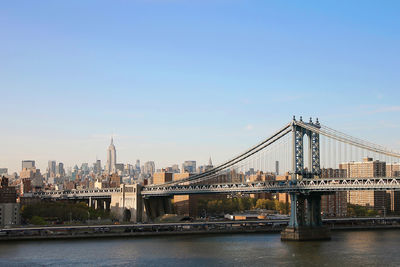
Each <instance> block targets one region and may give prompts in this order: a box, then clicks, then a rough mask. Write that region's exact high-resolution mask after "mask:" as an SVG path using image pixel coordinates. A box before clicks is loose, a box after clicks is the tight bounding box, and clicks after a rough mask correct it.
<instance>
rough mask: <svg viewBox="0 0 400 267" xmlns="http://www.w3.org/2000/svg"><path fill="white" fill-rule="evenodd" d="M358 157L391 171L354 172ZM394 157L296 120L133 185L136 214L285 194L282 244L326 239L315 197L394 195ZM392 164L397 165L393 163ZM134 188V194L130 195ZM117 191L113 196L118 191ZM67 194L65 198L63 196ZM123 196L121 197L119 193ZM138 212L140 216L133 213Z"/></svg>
mask: <svg viewBox="0 0 400 267" xmlns="http://www.w3.org/2000/svg"><path fill="white" fill-rule="evenodd" d="M363 158H371V159H374V160H375V161H374V162H385V164H386V165H389V164H391V166H397V167H398V170H397V171H391V172H390V173H386V170H384V169H379V168H377V171H372V172H370V171H365V170H363V169H359V170H357V172H355V171H354V170H353V169H351V168H349V164H351V163H354V162H359V161H360V160H361V159H363ZM399 158H400V153H398V152H396V151H393V150H390V149H388V148H385V147H383V146H380V145H377V144H373V143H371V142H368V141H364V140H362V139H359V138H355V137H352V136H350V135H347V134H344V133H342V132H339V131H337V130H334V129H332V128H329V127H327V126H324V125H322V124H320V122H319V121H318V119H316V121H315V122H313V121H312V119H311V118H310V120H309V121H308V122H305V121H303V120H302V118H301V117H300V119H299V120H296V118H295V117H293V119H292V121H290V122H289V123H288V124H286V125H285V126H284V127H282V128H281V129H279V130H278V131H276V132H275V133H274V134H272V135H271V136H270V137H268V138H266V139H265V140H263V141H262V142H260V143H258V144H257V145H255V146H253V147H251V148H249V149H248V150H246V151H245V152H243V153H241V154H239V155H237V156H235V157H233V158H231V159H229V160H227V161H226V162H224V163H222V164H220V165H218V166H216V167H213V168H212V169H209V170H207V171H205V172H203V173H199V174H195V175H191V176H189V177H187V178H184V179H180V180H173V181H170V182H166V183H163V184H157V185H148V186H144V187H139V186H137V187H135V189H132V192H134V193H135V194H137V196H138V199H137V201H136V202H135V204H136V208H137V210H140V209H143V208H144V209H145V211H146V213H147V215H148V217H149V218H154V217H156V216H158V215H160V214H165V213H168V212H169V211H170V210H171V208H170V205H171V201H170V200H171V197H173V196H174V195H192V194H256V193H288V194H289V195H290V202H291V209H290V211H291V212H290V221H289V226H288V227H287V228H286V230H285V231H283V232H282V239H283V240H312V239H329V238H330V233H329V229H327V228H325V227H324V226H323V225H322V219H321V196H322V195H326V194H332V193H334V192H338V191H356V190H373V191H386V190H392V191H400V164H398V163H397V162H399ZM396 164H397V165H396ZM329 169H341V170H342V171H341V175H340V177H329V175H326V174H325V175H323V171H324V170H329ZM255 173H264V174H274V175H278V174H279V173H286V174H287V175H288V177H290V178H289V179H288V180H285V181H276V180H274V179H269V180H266V181H250V180H249V179H248V177H249V176H250V175H252V174H255ZM136 190H137V191H136ZM120 191H124V190H119V191H118V192H114V193H121V192H120ZM37 194H38V195H39V196H41V197H52V198H58V197H61V198H62V197H64V198H65V197H69V198H71V197H72V198H73V197H79V196H80V195H81V196H83V195H84V196H85V197H90V196H91V194H93V196H94V195H95V194H100V195H101V196H104V195H107V194H108V193H107V192H103V191H102V192H99V191H96V192H94V191H93V192H91V191H90V190H85V191H84V192H81V193H77V192H74V193H73V195H71V192H62V191H60V192H58V193H55V192H38V193H37ZM68 194H69V195H68ZM121 194H123V195H124V196H125V193H124V192H122V193H121ZM138 214H141V212H138Z"/></svg>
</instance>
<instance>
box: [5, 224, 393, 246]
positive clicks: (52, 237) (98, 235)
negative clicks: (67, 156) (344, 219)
mask: <svg viewBox="0 0 400 267" xmlns="http://www.w3.org/2000/svg"><path fill="white" fill-rule="evenodd" d="M283 229H284V227H282V228H278V227H277V228H274V229H216V230H215V229H213V230H191V231H187V230H186V231H185V230H183V231H149V232H127V233H125V232H118V233H94V234H91V233H83V234H82V233H78V234H69V235H33V236H28V235H26V236H3V237H0V242H6V241H37V240H66V239H99V238H129V237H130V238H134V237H152V236H183V235H226V234H255V233H265V234H274V233H280V232H281V231H282V230H283ZM393 229H400V225H357V226H336V227H331V228H330V230H331V231H332V232H335V231H354V230H355V231H370V230H378V231H379V230H393Z"/></svg>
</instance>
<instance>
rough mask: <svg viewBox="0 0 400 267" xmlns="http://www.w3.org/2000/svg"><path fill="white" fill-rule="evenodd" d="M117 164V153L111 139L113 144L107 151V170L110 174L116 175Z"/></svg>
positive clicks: (112, 142)
mask: <svg viewBox="0 0 400 267" xmlns="http://www.w3.org/2000/svg"><path fill="white" fill-rule="evenodd" d="M116 163H117V152H116V150H115V146H114V140H113V138H112V137H111V144H110V146H109V147H108V150H107V165H106V169H107V172H108V173H114V172H115V164H116Z"/></svg>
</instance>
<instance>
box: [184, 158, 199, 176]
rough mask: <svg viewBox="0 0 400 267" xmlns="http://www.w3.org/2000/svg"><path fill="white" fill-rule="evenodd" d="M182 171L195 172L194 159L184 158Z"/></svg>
mask: <svg viewBox="0 0 400 267" xmlns="http://www.w3.org/2000/svg"><path fill="white" fill-rule="evenodd" d="M182 172H188V173H195V172H196V161H195V160H186V161H185V162H184V163H183V164H182Z"/></svg>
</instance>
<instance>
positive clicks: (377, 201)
mask: <svg viewBox="0 0 400 267" xmlns="http://www.w3.org/2000/svg"><path fill="white" fill-rule="evenodd" d="M339 168H340V169H344V170H346V173H347V177H348V178H374V177H385V176H386V162H383V161H379V160H373V159H372V158H363V161H362V162H346V163H342V164H339ZM347 202H348V203H350V204H355V205H360V206H366V207H371V208H373V209H375V210H377V211H380V212H384V211H386V210H390V208H391V207H390V206H391V205H390V197H389V196H388V192H386V191H370V190H363V191H348V192H347Z"/></svg>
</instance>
